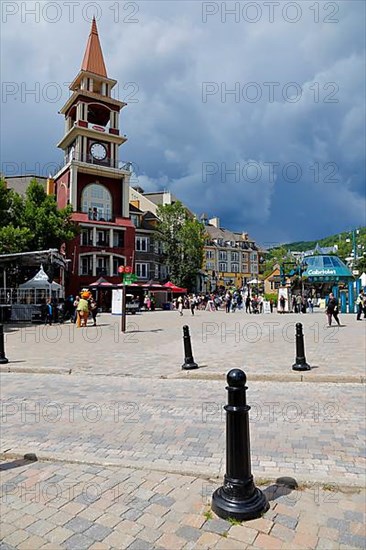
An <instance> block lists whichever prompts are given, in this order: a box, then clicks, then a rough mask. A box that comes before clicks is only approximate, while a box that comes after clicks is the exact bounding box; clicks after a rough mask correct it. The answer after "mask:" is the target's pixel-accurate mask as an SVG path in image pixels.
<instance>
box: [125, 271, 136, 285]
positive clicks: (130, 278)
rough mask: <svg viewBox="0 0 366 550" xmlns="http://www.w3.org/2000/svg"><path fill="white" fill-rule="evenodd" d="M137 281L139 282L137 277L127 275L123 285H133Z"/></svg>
mask: <svg viewBox="0 0 366 550" xmlns="http://www.w3.org/2000/svg"><path fill="white" fill-rule="evenodd" d="M135 281H137V277H136V275H133V274H132V273H131V274H129V273H126V274H125V275H124V276H123V283H124V284H125V285H131V284H132V283H134V282H135Z"/></svg>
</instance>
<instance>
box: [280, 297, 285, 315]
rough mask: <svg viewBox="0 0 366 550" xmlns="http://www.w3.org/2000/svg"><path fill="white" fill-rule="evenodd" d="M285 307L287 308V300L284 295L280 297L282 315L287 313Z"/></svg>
mask: <svg viewBox="0 0 366 550" xmlns="http://www.w3.org/2000/svg"><path fill="white" fill-rule="evenodd" d="M285 306H286V298H285V297H284V295H283V294H282V296H281V297H280V308H281V309H280V313H285Z"/></svg>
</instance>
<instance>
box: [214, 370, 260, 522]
mask: <svg viewBox="0 0 366 550" xmlns="http://www.w3.org/2000/svg"><path fill="white" fill-rule="evenodd" d="M246 380H247V378H246V375H245V373H244V372H243V371H242V370H240V369H232V370H231V371H230V372H229V373H228V375H227V383H228V386H227V387H226V389H227V390H228V392H229V395H228V404H227V405H226V406H225V407H224V408H225V410H226V474H225V476H224V485H223V486H222V487H220V488H219V489H216V491H215V492H214V494H213V495H212V510H213V511H214V512H215V514H217V515H218V516H219V517H220V518H223V519H227V518H233V519H237V520H241V521H242V520H249V519H255V518H259V517H261V516H262V514H263V513H264V512H266V511H267V510H268V508H269V504H268V500H267V498H266V496H265V495H264V494H263V493H262V491H261V490H260V489H258V488H257V487H256V486H255V485H254V480H253V476H252V473H251V462H250V436H249V414H248V412H249V410H250V407H249V406H248V405H247V404H246V395H245V392H246V390H247V388H246V386H245V383H246Z"/></svg>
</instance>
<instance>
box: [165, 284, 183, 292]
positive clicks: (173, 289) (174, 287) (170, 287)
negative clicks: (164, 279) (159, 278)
mask: <svg viewBox="0 0 366 550" xmlns="http://www.w3.org/2000/svg"><path fill="white" fill-rule="evenodd" d="M163 286H164V287H165V288H167V289H168V290H170V291H171V292H181V293H186V292H187V289H186V288H181V287H180V286H177V285H175V284H174V283H171V282H170V281H169V282H168V283H165V285H163Z"/></svg>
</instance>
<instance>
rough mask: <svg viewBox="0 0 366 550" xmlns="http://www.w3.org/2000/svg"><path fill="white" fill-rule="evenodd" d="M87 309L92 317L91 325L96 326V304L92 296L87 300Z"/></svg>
mask: <svg viewBox="0 0 366 550" xmlns="http://www.w3.org/2000/svg"><path fill="white" fill-rule="evenodd" d="M89 309H90V312H91V316H92V319H93V326H94V327H96V326H97V315H98V305H97V302H96V301H95V300H94V298H91V299H90V301H89Z"/></svg>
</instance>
